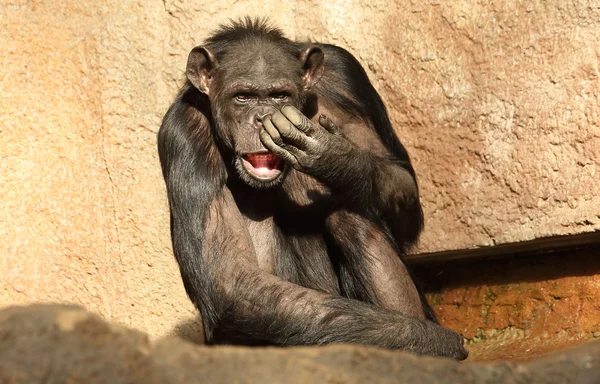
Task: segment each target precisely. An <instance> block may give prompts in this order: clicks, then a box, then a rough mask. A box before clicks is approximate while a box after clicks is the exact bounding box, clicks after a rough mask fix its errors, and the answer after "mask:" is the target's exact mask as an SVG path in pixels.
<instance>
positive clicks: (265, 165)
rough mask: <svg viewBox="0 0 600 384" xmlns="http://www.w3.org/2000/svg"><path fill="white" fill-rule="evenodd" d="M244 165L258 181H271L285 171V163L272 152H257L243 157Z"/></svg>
mask: <svg viewBox="0 0 600 384" xmlns="http://www.w3.org/2000/svg"><path fill="white" fill-rule="evenodd" d="M241 158H242V164H243V165H244V168H245V169H246V171H248V173H249V174H250V175H251V176H252V177H254V178H255V179H257V180H260V181H271V180H274V179H275V178H277V176H279V175H280V174H281V172H282V171H283V167H284V165H285V164H284V161H283V160H282V159H281V158H279V157H277V155H275V154H273V153H271V152H255V153H246V154H244V155H242V157H241Z"/></svg>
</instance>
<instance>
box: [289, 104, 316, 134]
mask: <svg viewBox="0 0 600 384" xmlns="http://www.w3.org/2000/svg"><path fill="white" fill-rule="evenodd" d="M281 113H282V114H283V115H284V116H285V117H286V118H287V119H288V120H289V121H291V122H292V124H294V126H296V128H298V129H299V130H301V131H302V132H304V133H306V134H307V135H309V136H311V135H312V134H313V133H314V131H315V128H314V127H313V124H312V122H311V121H310V119H309V118H308V117H306V116H304V114H303V113H302V112H300V111H299V110H297V109H296V108H294V107H292V106H291V105H286V106H284V107H283V108H281Z"/></svg>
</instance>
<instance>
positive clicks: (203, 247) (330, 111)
mask: <svg viewBox="0 0 600 384" xmlns="http://www.w3.org/2000/svg"><path fill="white" fill-rule="evenodd" d="M186 75H187V81H186V83H185V85H184V86H183V88H182V89H181V91H180V93H179V95H178V96H177V98H176V100H175V102H174V103H173V105H172V106H171V107H170V109H169V110H168V112H167V114H166V116H165V117H164V120H163V122H162V126H161V128H160V131H159V134H158V151H159V155H160V161H161V166H162V171H163V176H164V179H165V182H166V186H167V193H168V198H169V207H170V212H171V237H172V243H173V250H174V253H175V257H176V259H177V262H178V263H179V267H180V271H181V275H182V278H183V283H184V285H185V289H186V291H187V293H188V295H189V297H190V299H191V300H192V302H193V303H194V304H195V306H196V307H197V308H198V309H199V310H200V313H201V316H202V319H203V324H204V330H205V337H206V340H207V342H208V343H220V344H222V343H241V344H253V345H257V344H258V345H261V344H271V345H282V346H289V345H321V344H328V343H358V344H365V345H373V346H379V347H383V348H389V349H400V350H408V351H412V352H415V353H419V354H429V355H436V356H448V357H453V358H456V359H464V358H465V357H466V356H467V351H466V349H465V348H464V347H463V341H462V337H461V336H460V335H458V334H457V333H455V332H453V331H451V330H449V329H446V328H443V327H441V326H440V325H439V324H438V323H437V321H436V319H435V316H434V315H433V312H432V310H431V308H430V307H429V305H428V304H427V302H426V301H425V300H424V298H423V295H422V294H421V293H420V292H419V290H418V289H417V287H416V286H415V284H414V283H413V279H412V278H411V274H410V272H409V271H408V270H407V268H406V266H405V265H404V263H403V262H402V259H401V255H402V254H403V253H404V252H405V251H406V250H407V248H408V247H409V246H410V245H411V244H413V243H414V242H415V241H416V239H417V237H418V235H419V232H420V231H421V228H422V220H423V218H422V211H421V206H420V202H419V195H418V187H417V182H416V178H415V173H414V170H413V168H412V166H411V163H410V160H409V157H408V154H407V152H406V150H405V149H404V147H403V146H402V144H401V143H400V141H399V140H398V138H397V136H396V135H395V133H394V130H393V128H392V125H391V123H390V120H389V117H388V114H387V111H386V108H385V106H384V104H383V101H382V100H381V98H380V97H379V95H378V94H377V92H376V91H375V89H374V88H373V87H372V85H371V83H370V82H369V80H368V77H367V75H366V73H365V71H364V69H363V68H362V67H361V65H360V64H359V63H358V61H357V60H356V59H355V58H354V57H353V56H352V55H351V54H350V53H348V52H347V51H345V50H344V49H342V48H339V47H336V46H333V45H328V44H316V43H315V44H312V43H301V42H294V41H291V40H289V39H287V38H286V37H284V35H283V34H282V32H281V31H280V30H278V29H276V28H272V27H270V26H269V25H268V23H267V22H265V21H264V20H253V19H245V20H242V21H239V22H232V23H231V24H230V25H226V26H221V27H220V29H219V30H217V31H216V32H215V33H214V34H213V35H212V36H210V37H209V38H208V39H207V40H206V41H205V43H204V45H203V46H200V47H196V48H194V49H193V50H192V51H191V53H190V55H189V58H188V63H187V70H186Z"/></svg>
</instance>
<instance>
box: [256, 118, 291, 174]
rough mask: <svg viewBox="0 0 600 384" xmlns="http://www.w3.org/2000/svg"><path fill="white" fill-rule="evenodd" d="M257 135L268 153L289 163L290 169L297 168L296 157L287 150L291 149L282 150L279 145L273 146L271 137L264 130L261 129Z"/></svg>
mask: <svg viewBox="0 0 600 384" xmlns="http://www.w3.org/2000/svg"><path fill="white" fill-rule="evenodd" d="M258 135H259V137H260V141H261V142H262V143H263V145H264V146H265V147H267V149H268V150H269V151H271V152H273V153H274V154H276V155H277V156H279V157H280V158H282V159H283V160H284V161H287V162H288V163H290V164H291V165H292V167H294V168H296V167H297V166H298V159H296V157H295V156H294V155H293V154H292V153H291V151H290V150H289V149H292V148H293V147H289V148H288V149H284V148H282V147H280V146H279V145H277V144H275V143H274V142H273V139H272V138H271V135H270V134H269V133H268V132H267V130H266V129H265V128H263V129H261V130H260V132H259V133H258ZM293 149H295V150H297V149H296V148H293Z"/></svg>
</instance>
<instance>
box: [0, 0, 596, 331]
mask: <svg viewBox="0 0 600 384" xmlns="http://www.w3.org/2000/svg"><path fill="white" fill-rule="evenodd" d="M245 14H251V15H269V16H270V17H271V18H272V20H273V21H274V23H275V24H276V25H278V26H280V27H282V28H283V29H284V30H285V31H286V33H288V35H289V36H290V37H293V38H306V37H311V38H313V39H315V40H319V41H326V42H332V43H336V44H339V45H342V46H344V47H346V48H348V49H349V50H350V51H351V52H353V53H355V54H356V55H357V57H358V58H359V59H360V60H361V62H362V63H363V64H364V66H365V67H366V68H367V71H368V73H369V75H370V76H371V79H372V80H373V82H374V84H375V86H376V88H377V89H378V90H379V91H380V92H381V94H382V96H383V98H384V100H385V101H386V103H387V104H388V107H389V109H390V112H391V116H392V119H393V121H394V123H395V124H396V127H397V130H398V133H399V135H400V137H401V138H402V140H403V142H404V143H405V144H406V145H407V147H408V148H409V151H410V153H411V155H412V157H413V159H414V163H415V166H416V169H417V173H418V175H419V178H420V184H421V189H422V196H423V204H424V210H425V215H426V219H427V223H426V225H427V229H426V231H425V233H424V235H423V237H422V244H421V250H422V251H438V250H448V249H461V248H467V247H474V246H481V245H489V244H494V243H506V242H514V241H519V240H526V239H533V238H537V237H541V236H548V235H556V234H570V233H580V232H586V231H593V230H597V229H600V183H599V180H600V176H599V174H598V173H599V171H600V170H599V169H598V163H599V158H598V153H600V127H599V125H598V124H599V120H600V106H599V92H600V75H599V58H600V7H599V6H598V4H597V2H595V1H591V0H589V1H585V0H581V1H563V0H551V1H545V2H540V1H525V2H523V1H516V0H508V1H503V2H495V3H494V4H489V2H487V1H486V2H483V1H447V2H439V1H431V2H423V1H413V2H402V1H397V2H394V1H381V0H374V1H373V0H372V1H335V2H332V1H288V2H281V1H274V0H267V1H221V2H216V1H215V2H204V1H202V2H201V1H171V0H164V1H115V0H107V1H103V2H94V1H89V0H83V1H55V2H52V1H35V0H32V1H25V0H6V1H3V2H2V4H0V47H1V50H2V54H0V111H2V112H1V113H0V196H2V203H0V239H2V241H1V242H0V306H5V305H9V304H14V303H29V302H37V301H61V302H64V301H69V302H75V303H78V304H82V305H84V306H86V307H87V308H89V309H90V310H92V311H94V312H98V313H101V314H102V315H104V316H105V317H106V318H108V319H110V320H113V321H117V322H120V323H123V324H126V325H130V326H133V327H136V328H138V329H142V330H144V331H147V332H149V333H150V334H151V335H153V336H161V335H164V334H167V333H170V332H172V330H173V329H174V328H176V327H178V325H180V324H183V323H186V322H187V321H188V320H189V319H191V318H193V316H194V311H193V308H192V306H191V304H189V302H188V300H187V298H186V296H185V293H184V290H183V287H182V284H181V282H180V277H179V273H178V270H177V266H176V264H175V262H174V261H173V258H172V254H171V249H170V242H169V230H168V212H167V205H166V199H165V193H164V187H163V184H162V180H161V176H160V171H159V166H158V160H157V156H156V150H155V136H156V132H157V130H158V126H159V123H160V119H161V117H162V115H163V114H164V112H165V111H166V109H167V107H168V105H169V103H170V102H171V100H172V98H173V97H174V94H175V92H176V90H177V87H178V85H179V84H181V79H182V76H183V70H184V66H185V61H186V57H187V53H188V51H189V50H190V49H191V48H192V47H193V46H194V45H196V44H198V43H199V42H200V41H201V40H202V39H203V37H205V36H206V34H207V33H208V31H210V30H211V29H213V28H214V27H215V26H216V24H217V23H219V22H223V21H224V20H225V19H226V18H227V17H234V18H235V17H238V16H242V15H245Z"/></svg>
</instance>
